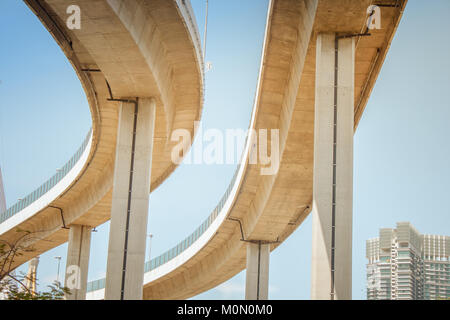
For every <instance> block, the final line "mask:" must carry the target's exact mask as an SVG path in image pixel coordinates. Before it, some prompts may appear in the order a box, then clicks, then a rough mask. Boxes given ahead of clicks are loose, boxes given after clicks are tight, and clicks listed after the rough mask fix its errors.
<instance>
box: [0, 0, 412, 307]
mask: <svg viewBox="0 0 450 320" xmlns="http://www.w3.org/2000/svg"><path fill="white" fill-rule="evenodd" d="M72 2H76V3H77V4H78V5H79V6H80V7H81V9H82V10H83V11H86V12H89V13H88V15H87V17H86V18H85V21H84V22H85V25H86V28H82V29H81V30H75V31H71V30H66V28H65V27H64V24H62V23H61V21H62V17H64V15H65V8H66V6H67V1H63V0H52V1H50V0H47V1H37V0H27V3H28V4H29V6H30V8H32V9H33V10H34V11H35V12H36V14H37V15H38V16H39V17H40V18H41V20H42V21H43V23H44V25H46V26H47V28H48V29H49V31H50V32H51V33H52V34H53V35H54V37H55V38H56V40H57V41H58V42H59V43H60V45H61V47H62V48H63V50H64V51H65V53H66V55H67V56H68V58H69V59H70V61H71V62H72V64H73V65H74V67H75V70H76V71H77V72H78V74H79V77H80V80H81V82H82V83H83V85H84V87H85V90H86V94H87V97H88V100H89V102H90V106H91V111H92V117H93V128H94V138H93V147H92V150H91V153H90V157H89V161H88V162H87V164H86V168H85V171H84V172H83V174H81V175H80V177H79V178H78V179H77V180H76V181H74V183H73V185H72V186H71V187H70V188H69V190H68V191H67V192H66V193H64V194H63V195H62V196H61V197H60V198H58V199H57V201H55V204H56V205H58V206H60V207H62V208H63V209H64V214H65V217H66V220H67V223H68V224H69V225H72V224H79V225H85V226H96V225H99V224H101V223H103V222H105V221H107V220H108V219H109V218H110V217H112V219H113V221H112V224H111V231H112V233H111V237H110V241H112V242H114V240H111V238H112V237H114V236H118V238H120V237H123V236H124V234H125V232H124V227H123V222H122V223H118V224H116V223H114V220H115V219H114V210H115V209H114V208H115V206H116V205H118V203H119V202H120V201H119V200H120V199H121V198H123V193H122V192H123V190H121V191H120V192H119V189H122V187H123V186H122V184H125V185H126V183H125V182H123V183H117V182H115V181H118V180H117V179H119V177H118V175H117V173H118V171H122V170H121V169H120V168H121V165H122V164H121V161H118V158H117V157H116V152H117V150H116V145H120V140H119V144H117V141H116V137H119V138H118V139H120V135H121V133H120V132H119V133H118V128H119V126H118V122H119V112H118V110H119V108H118V103H117V102H113V101H108V98H111V96H113V97H114V98H122V99H123V98H135V97H139V98H150V97H153V98H154V99H155V105H156V107H155V109H156V115H155V128H154V138H153V156H152V158H153V160H152V165H151V168H152V169H151V174H150V175H149V176H147V175H145V176H146V177H151V179H150V180H151V183H150V184H149V188H150V189H151V190H152V189H154V188H155V187H156V186H157V185H159V184H160V183H161V182H162V181H163V180H164V178H165V177H167V175H168V174H169V173H170V172H171V171H173V169H174V166H173V164H171V163H170V148H171V145H170V143H168V142H167V137H168V134H169V133H170V132H171V130H173V129H176V128H180V127H183V128H187V129H189V130H191V129H192V128H191V126H193V121H194V120H196V119H198V118H199V117H200V111H201V105H202V96H203V91H202V89H203V87H202V86H203V82H202V81H203V79H202V65H203V64H202V62H201V58H199V56H198V50H197V46H196V45H195V39H194V38H195V37H193V35H192V32H191V31H190V30H192V28H191V27H189V26H187V25H189V23H188V22H187V21H186V19H184V18H183V17H184V16H185V15H183V12H182V11H183V10H182V9H181V8H183V7H182V5H178V3H179V2H178V1H166V0H155V1H144V0H137V1H103V0H94V1H82V0H79V1H72ZM391 2H392V4H395V3H398V4H399V6H397V7H386V8H383V9H382V10H383V11H382V21H381V23H382V26H383V28H382V29H377V30H371V35H370V36H364V37H361V36H357V37H354V38H353V39H351V40H345V41H343V42H342V44H343V47H342V48H341V51H342V55H343V57H344V58H343V60H342V61H343V62H342V70H343V72H342V75H341V76H340V77H342V78H339V81H340V83H342V86H341V88H340V89H339V90H338V100H339V101H341V102H342V103H343V105H345V106H346V107H345V108H344V112H343V113H342V114H339V117H342V118H339V119H338V123H342V130H340V129H339V130H338V139H339V141H342V146H340V149H338V150H339V151H338V152H337V153H336V156H337V162H338V163H342V168H343V169H342V170H340V171H338V179H339V181H338V184H337V189H336V191H337V192H338V193H339V197H338V198H339V199H341V200H342V202H340V203H339V204H338V205H337V207H336V210H337V211H336V212H337V213H339V212H345V218H344V219H341V220H338V221H337V224H336V226H337V227H338V229H340V230H341V232H339V233H338V235H337V238H336V239H337V240H338V241H340V242H341V243H347V242H348V241H349V240H351V237H348V236H347V237H343V236H342V232H344V231H343V230H351V225H349V223H347V221H349V220H348V219H350V218H351V206H349V201H350V203H351V195H350V194H351V183H350V184H349V181H350V180H349V179H350V177H349V171H351V168H352V165H351V163H349V162H348V161H349V157H350V155H351V153H350V152H351V150H352V149H351V148H352V142H351V136H352V135H351V133H352V130H355V129H356V127H357V124H358V121H359V119H360V117H361V114H362V112H363V110H364V107H365V105H366V103H367V99H368V98H369V96H370V92H371V90H372V88H373V86H374V84H375V81H376V78H377V76H378V73H379V71H380V68H381V66H382V64H383V61H384V58H385V56H386V53H387V51H388V49H389V46H390V42H391V41H392V38H393V36H394V34H395V31H396V28H397V25H398V23H399V20H400V18H401V15H402V12H403V8H404V6H405V5H406V1H391ZM37 3H39V4H40V6H38V5H37ZM371 4H372V1H371V0H363V1H347V0H271V1H270V3H269V10H268V16H267V26H266V35H265V41H264V48H263V56H262V63H261V69H260V75H259V80H258V89H257V93H256V99H255V104H254V107H253V115H252V122H251V124H250V128H251V129H269V130H270V129H279V135H280V153H281V154H280V167H279V170H278V172H277V174H275V175H268V176H263V175H261V174H260V169H261V165H260V164H249V163H248V158H249V152H251V148H250V146H249V145H247V147H246V152H247V153H246V154H244V163H243V164H242V170H241V171H240V172H239V175H238V177H237V179H236V188H235V192H232V193H230V197H231V198H229V199H227V203H228V204H229V205H228V206H226V207H225V208H226V210H227V211H226V212H225V214H224V219H223V220H221V221H220V223H217V224H212V226H214V228H215V229H214V230H211V232H209V233H208V235H207V238H201V239H202V241H203V242H201V245H200V244H199V245H197V246H194V247H195V250H191V251H190V252H189V255H185V256H184V257H183V259H178V260H174V261H171V262H170V263H169V264H170V268H169V267H168V265H169V264H166V265H164V264H163V265H162V266H160V267H159V268H157V269H156V270H153V271H151V272H150V273H149V275H148V277H147V274H145V275H144V283H143V292H142V297H143V298H144V299H185V298H189V297H192V296H194V295H196V294H199V293H201V292H204V291H206V290H208V289H211V288H213V287H215V286H217V285H219V284H220V283H222V282H224V281H226V280H228V279H229V278H231V277H233V276H234V275H236V274H237V273H239V272H240V271H241V270H243V269H244V268H245V267H246V265H247V263H250V265H249V267H250V271H251V270H252V268H253V266H254V264H253V263H252V261H253V259H251V257H253V255H252V254H251V253H252V252H253V251H252V249H249V250H248V248H247V243H246V242H244V241H242V240H253V241H265V242H271V243H272V244H270V245H267V249H268V250H269V251H271V250H274V249H275V248H276V247H277V246H278V245H280V244H281V243H282V242H283V241H284V240H285V239H286V238H287V237H288V236H289V235H290V234H291V233H292V232H293V231H295V230H296V228H298V226H299V225H300V224H301V223H302V222H303V220H304V219H305V218H306V217H307V215H308V214H309V213H310V212H311V208H312V207H313V196H315V197H316V199H318V201H319V202H321V200H320V199H322V197H325V195H324V193H323V192H322V190H320V192H318V191H319V190H318V191H317V192H313V190H316V189H315V187H314V188H313V186H314V182H316V187H317V182H319V183H322V180H321V179H320V175H319V176H317V177H316V178H314V168H315V166H317V172H319V173H320V172H322V171H321V170H320V168H321V167H322V166H325V165H327V164H329V163H330V159H329V156H328V157H327V158H324V159H322V161H318V159H316V160H315V159H314V154H315V152H321V151H320V150H318V151H315V150H314V149H315V144H316V146H317V145H318V143H317V141H316V142H315V124H318V125H319V126H320V125H321V124H322V123H323V122H324V121H325V120H323V119H322V116H315V111H316V112H317V111H318V110H317V108H321V102H320V101H316V100H317V99H316V98H317V97H318V96H319V97H321V96H322V95H321V94H319V95H317V93H318V92H319V93H320V88H316V84H317V83H322V80H321V78H320V77H319V78H317V79H316V76H317V75H323V74H324V73H326V72H327V70H329V69H330V66H327V65H326V64H325V63H324V62H323V61H322V62H321V61H316V54H317V52H322V50H318V49H317V43H318V41H319V43H321V41H322V40H321V35H322V34H336V33H339V34H358V33H361V32H364V30H365V27H366V20H367V8H368V7H369V5H371ZM50 17H52V18H51V19H50ZM55 21H57V22H58V21H59V23H58V27H55ZM318 38H319V40H318ZM67 39H70V40H71V41H68V40H67ZM193 39H194V40H193ZM155 42H157V43H158V44H159V45H158V46H155V45H154V43H155ZM125 43H126V44H127V45H126V46H125V47H122V45H123V44H125ZM162 48H163V49H164V50H163V49H162ZM112 50H114V52H117V53H119V57H120V59H118V60H117V61H116V60H114V59H115V58H114V57H112V56H111V54H110V53H111V51H112ZM323 53H325V51H324V52H323ZM328 53H329V52H328ZM86 68H88V69H90V70H91V71H89V72H85V71H82V70H86ZM94 70H95V71H94ZM351 70H353V71H354V73H353V72H351ZM169 71H171V72H169ZM167 77H171V78H170V79H168V78H167ZM105 79H106V80H107V81H108V83H109V85H110V88H111V94H110V92H109V90H108V86H107V85H106V81H105ZM351 79H353V80H354V81H352V80H351ZM177 81H179V82H178V83H180V84H181V83H182V84H183V85H177ZM324 85H326V86H329V84H324ZM177 90H181V91H177ZM327 98H328V97H327ZM352 105H353V106H354V108H353V110H351V109H350V106H352ZM122 109H123V107H122ZM353 115H354V116H353ZM352 120H353V121H352ZM316 133H317V131H316ZM329 139H330V136H329V132H328V133H326V134H325V140H326V143H328V142H329ZM321 146H322V145H321ZM269 152H270V150H269ZM324 152H325V151H324ZM327 154H328V155H329V151H327ZM127 170H128V173H130V172H129V168H124V169H123V171H124V176H125V173H126V172H127ZM323 172H327V174H329V169H327V170H325V169H324V170H323ZM113 173H114V174H113ZM144 180H145V179H144ZM141 183H144V182H143V181H141V182H140V184H139V185H140V186H141ZM113 184H114V191H113ZM323 184H324V185H325V186H326V187H327V188H331V186H332V183H331V182H330V181H327V182H323ZM116 186H118V187H117V188H116ZM116 191H117V192H116ZM142 196H143V197H145V196H144V195H142ZM147 197H148V194H147ZM111 202H112V207H111ZM121 205H123V204H121ZM328 206H329V204H328ZM323 207H324V206H321V205H320V203H319V205H318V206H317V208H318V211H317V215H318V216H317V217H320V215H321V214H322V212H323V210H322V209H321V208H323ZM111 209H112V213H111ZM144 209H145V208H140V209H139V210H137V211H138V212H139V214H138V215H139V216H140V217H139V218H137V219H140V218H142V217H143V215H144V213H143V212H144V211H145V210H144ZM324 210H327V211H330V210H328V209H327V208H326V206H325V209H324ZM348 210H350V211H348ZM146 214H147V213H145V215H146ZM329 214H331V211H330V212H329ZM324 215H325V213H324ZM346 219H347V220H346ZM113 224H114V227H113ZM44 225H45V226H46V227H47V228H43V226H44ZM316 226H317V228H316V230H317V231H318V232H319V233H317V234H319V235H320V231H321V230H320V227H324V228H328V227H329V225H328V222H327V221H323V223H322V221H321V222H320V223H316ZM319 226H320V227H319ZM21 227H22V228H24V227H25V228H31V229H32V230H36V231H38V230H43V229H45V230H51V231H47V232H46V233H45V234H44V235H45V239H46V240H50V242H47V241H42V242H38V243H36V247H37V248H38V252H45V251H47V250H49V249H51V248H53V247H55V246H57V245H59V244H61V243H63V242H65V241H67V238H68V235H67V231H66V230H64V229H61V220H60V216H59V215H56V214H55V210H52V209H49V208H48V209H45V210H43V211H42V212H39V213H37V214H36V215H35V216H33V217H32V218H30V219H28V220H27V221H26V222H25V223H23V226H22V225H21ZM241 227H242V232H241ZM330 232H331V231H330ZM142 233H143V231H142V230H140V231H139V232H138V234H137V235H136V238H133V237H131V238H130V239H131V241H136V242H135V243H136V246H135V248H137V250H138V252H137V256H139V257H141V256H142V255H143V254H142V252H143V251H142V248H140V247H139V241H142V242H145V236H143V235H142ZM324 234H325V233H322V236H321V237H320V236H317V237H316V241H315V243H316V245H317V250H316V251H315V252H316V253H319V256H317V257H318V259H319V260H317V262H318V263H320V265H321V266H320V267H323V266H325V267H326V268H327V266H329V262H328V261H329V259H328V257H326V256H325V254H324V252H325V251H326V250H328V249H329V248H328V247H327V246H328V243H325V242H327V240H326V239H324V236H323V235H324ZM0 236H2V237H3V236H10V235H7V234H2V235H0ZM205 237H206V236H205ZM199 243H200V242H199ZM113 248H116V249H113ZM117 248H120V246H119V245H116V244H111V243H110V253H111V252H112V251H111V250H118V251H117V252H116V254H117V255H120V252H119V249H117ZM139 248H140V249H139ZM144 249H145V248H144ZM338 250H342V252H340V253H339V254H342V259H340V260H337V261H336V263H337V264H338V265H341V266H343V268H341V269H337V270H336V273H337V274H338V273H340V272H344V273H345V272H348V268H347V269H346V270H344V269H345V268H346V266H348V263H349V261H350V262H351V254H350V256H349V248H348V246H347V247H345V246H342V247H340V248H339V247H338ZM144 251H145V250H144ZM350 252H351V248H350ZM36 254H37V253H36ZM247 254H250V259H248V261H247ZM32 256H33V255H28V256H25V257H24V258H23V261H27V260H29V259H30V258H32ZM112 257H113V255H111V259H113V258H112ZM108 259H109V258H108ZM114 259H117V261H118V259H119V258H118V257H116V258H114ZM139 259H141V258H139ZM139 259H136V263H135V264H134V265H135V266H136V269H135V271H136V272H138V274H137V275H136V277H140V276H141V273H142V271H141V269H140V268H141V267H139V266H138V265H137V264H138V262H137V261H138V260H139ZM111 261H112V260H111ZM114 261H116V260H114ZM267 263H268V254H267ZM19 264H20V263H19ZM142 264H143V261H142ZM108 268H110V262H109V261H108ZM318 268H319V266H318ZM133 270H134V269H133ZM107 272H109V273H111V272H110V271H107ZM324 272H325V271H324ZM112 273H113V274H118V273H117V272H112ZM250 274H252V272H250V273H249V275H250ZM327 274H330V273H329V272H328V273H327ZM337 274H336V275H337ZM339 276H342V277H343V278H344V281H343V283H342V284H341V283H338V282H336V286H335V288H336V294H337V295H336V298H346V297H349V296H351V292H349V287H348V282H346V280H345V277H346V275H345V274H339ZM325 277H327V275H325ZM147 278H148V279H151V280H149V281H146V280H145V279H147ZM108 281H109V280H108ZM111 281H112V280H111ZM114 281H115V282H114V283H115V284H114V285H115V286H117V282H116V281H117V279H115V280H114ZM127 281H128V280H127ZM129 281H132V282H133V283H135V282H134V279H133V280H129ZM325 282H327V283H324V284H323V285H322V284H317V285H318V286H321V287H322V286H323V287H324V288H325V289H324V290H325V291H326V292H327V294H328V297H326V296H325V295H322V294H320V295H319V294H318V295H317V297H318V298H324V299H328V298H329V293H330V283H329V282H328V281H325ZM111 283H112V282H111ZM249 283H250V284H251V283H252V281H250V279H249ZM136 286H137V285H136ZM249 287H254V286H253V285H249ZM106 288H107V291H108V283H107V285H106ZM110 288H111V287H110ZM114 291H115V292H117V289H114ZM263 291H265V289H264V290H263ZM325 291H324V292H325ZM249 292H250V291H249ZM115 294H116V293H115ZM132 294H133V295H131V293H130V296H129V297H130V298H131V297H134V298H140V296H141V293H140V292H138V293H136V292H134V293H132ZM96 296H97V297H98V295H96ZM109 297H110V296H109V295H108V293H107V296H106V298H109ZM111 298H117V296H114V297H111Z"/></svg>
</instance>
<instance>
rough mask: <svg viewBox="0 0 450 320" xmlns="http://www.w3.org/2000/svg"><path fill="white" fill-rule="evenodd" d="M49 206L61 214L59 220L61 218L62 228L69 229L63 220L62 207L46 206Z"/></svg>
mask: <svg viewBox="0 0 450 320" xmlns="http://www.w3.org/2000/svg"><path fill="white" fill-rule="evenodd" d="M48 207H49V208H53V209H58V210H59V212H60V214H61V220H62V224H63V229H69V228H68V227H67V226H66V222H65V221H64V214H63V209H62V208H60V207H55V206H48Z"/></svg>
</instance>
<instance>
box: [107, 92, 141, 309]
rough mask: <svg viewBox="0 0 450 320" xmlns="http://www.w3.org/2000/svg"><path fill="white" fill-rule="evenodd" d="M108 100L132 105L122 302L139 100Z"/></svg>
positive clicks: (122, 286)
mask: <svg viewBox="0 0 450 320" xmlns="http://www.w3.org/2000/svg"><path fill="white" fill-rule="evenodd" d="M108 100H113V101H122V102H132V103H134V116H133V134H132V142H131V161H130V177H129V184H128V203H127V214H126V226H125V241H124V250H123V264H122V285H121V289H120V300H124V294H125V278H126V271H127V254H128V235H129V228H130V214H131V194H132V191H133V171H134V156H135V150H136V129H137V117H138V112H139V100H138V98H136V100H135V101H133V100H121V99H108Z"/></svg>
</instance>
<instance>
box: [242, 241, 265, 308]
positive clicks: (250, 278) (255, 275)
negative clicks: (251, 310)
mask: <svg viewBox="0 0 450 320" xmlns="http://www.w3.org/2000/svg"><path fill="white" fill-rule="evenodd" d="M269 258H270V243H267V242H263V241H248V242H247V271H246V279H245V299H246V300H267V299H268V298H269Z"/></svg>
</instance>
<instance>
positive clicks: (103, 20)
mask: <svg viewBox="0 0 450 320" xmlns="http://www.w3.org/2000/svg"><path fill="white" fill-rule="evenodd" d="M25 2H26V4H27V5H28V6H29V8H30V9H31V10H32V11H33V12H34V13H35V14H36V16H37V17H38V18H39V19H40V20H41V22H42V24H43V25H44V26H45V27H46V28H47V30H48V31H49V32H50V33H51V35H52V36H53V37H54V39H55V40H56V41H57V43H58V44H59V46H60V47H61V49H62V50H63V52H64V54H65V55H66V56H67V58H68V59H69V61H70V63H71V64H72V66H73V68H74V70H75V72H76V73H77V75H78V77H79V79H80V81H81V83H82V85H83V88H84V91H85V93H86V96H87V100H88V103H89V107H90V111H91V116H92V130H91V132H90V133H89V134H88V136H87V138H86V140H85V141H84V142H83V145H82V146H81V147H80V149H79V150H78V151H77V153H76V154H75V155H74V157H73V158H72V159H71V160H70V161H69V162H68V163H67V164H66V165H65V166H64V167H62V168H61V169H60V171H59V172H58V173H57V174H56V175H55V176H54V177H52V178H51V179H50V180H49V181H47V182H46V183H44V184H43V185H42V186H41V187H39V188H38V189H36V190H35V191H34V192H32V193H31V194H30V195H28V196H26V197H25V198H24V199H23V200H20V201H19V202H18V203H16V204H15V205H13V206H12V207H11V208H9V209H8V210H7V211H6V212H4V213H2V214H1V216H0V222H1V223H0V239H1V240H3V241H8V242H11V243H13V242H15V241H16V239H17V237H18V233H17V232H16V230H17V229H21V230H26V231H29V232H32V235H31V236H29V237H26V238H25V239H24V240H23V242H22V245H23V246H32V247H33V249H34V250H33V251H30V252H28V251H27V252H25V253H24V254H23V255H22V256H18V257H16V258H15V261H14V264H13V266H12V267H13V268H14V267H16V266H19V265H21V264H22V263H24V262H26V261H28V260H30V259H31V258H33V257H34V256H37V255H40V254H42V253H43V252H45V251H48V250H50V249H52V248H54V247H56V246H58V245H60V244H62V243H64V242H66V241H67V240H68V235H69V232H68V230H67V229H65V228H64V227H65V226H69V225H72V224H75V225H85V226H91V227H95V226H98V225H100V224H102V223H104V222H106V221H107V220H109V219H110V216H111V213H110V212H111V197H112V186H113V171H114V161H115V151H116V150H115V149H116V137H117V128H118V113H119V111H118V110H119V108H118V102H115V101H110V99H111V98H114V99H118V98H120V99H134V98H135V97H140V98H141V97H144V98H145V97H149V98H150V97H151V98H154V99H155V102H156V120H155V131H154V139H153V165H152V172H151V177H152V179H151V186H150V188H151V190H154V189H155V188H157V187H158V186H159V185H160V184H161V183H162V182H163V181H164V180H165V179H166V178H167V177H168V176H169V175H170V174H171V173H172V172H173V170H174V169H175V165H174V164H173V163H172V161H171V157H170V153H171V150H172V147H173V145H172V143H171V142H170V133H171V132H172V130H175V129H180V128H183V129H187V130H189V131H190V132H193V131H194V121H197V120H199V119H200V116H201V111H202V105H203V59H202V54H201V49H200V40H199V35H198V31H197V26H196V22H195V18H194V15H193V12H192V8H191V6H190V2H189V1H186V0H170V1H168V0H152V1H148V0H136V1H125V0H114V1H113V0H89V1H86V0H72V1H67V0H25ZM69 5H78V6H79V8H80V10H81V28H80V29H74V30H71V29H69V27H68V26H67V25H66V21H67V19H68V18H69V14H68V13H67V8H68V6H69Z"/></svg>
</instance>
